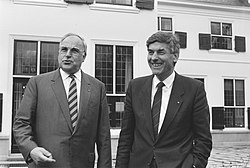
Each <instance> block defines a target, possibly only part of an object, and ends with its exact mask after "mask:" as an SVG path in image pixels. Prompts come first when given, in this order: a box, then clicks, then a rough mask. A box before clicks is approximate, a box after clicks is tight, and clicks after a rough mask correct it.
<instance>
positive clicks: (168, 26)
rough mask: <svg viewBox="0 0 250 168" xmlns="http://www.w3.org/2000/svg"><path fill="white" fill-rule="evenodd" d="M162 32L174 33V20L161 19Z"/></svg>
mask: <svg viewBox="0 0 250 168" xmlns="http://www.w3.org/2000/svg"><path fill="white" fill-rule="evenodd" d="M161 30H162V31H172V18H161Z"/></svg>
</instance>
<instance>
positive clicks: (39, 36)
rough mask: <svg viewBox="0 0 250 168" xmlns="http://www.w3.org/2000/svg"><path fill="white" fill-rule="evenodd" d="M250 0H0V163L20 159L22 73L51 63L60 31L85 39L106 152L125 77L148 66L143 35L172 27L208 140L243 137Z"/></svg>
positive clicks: (248, 134)
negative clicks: (205, 116) (101, 94)
mask: <svg viewBox="0 0 250 168" xmlns="http://www.w3.org/2000/svg"><path fill="white" fill-rule="evenodd" d="M249 27H250V5H249V4H248V1H247V0H245V1H243V0H231V1H230V2H227V1H224V0H217V1H215V0H214V1H213V0H155V1H154V0H65V1H64V0H2V1H0V37H1V38H0V49H1V55H0V58H1V62H0V72H1V81H2V82H1V83H0V166H5V167H8V166H22V165H23V166H25V164H24V161H23V159H22V157H21V155H20V153H19V151H18V148H17V146H16V144H15V141H14V139H13V136H12V131H11V130H12V121H13V117H14V115H15V112H16V110H17V109H18V106H19V103H20V101H21V98H22V94H23V92H24V90H25V86H26V83H27V82H28V80H29V78H30V77H31V76H34V75H38V74H42V73H45V72H48V71H51V70H54V69H56V68H57V52H58V44H59V40H60V38H61V37H62V36H63V35H64V34H66V33H69V32H72V33H77V34H79V35H81V36H83V37H84V38H85V39H86V42H87V44H88V49H87V58H86V60H85V62H84V63H83V65H82V70H83V71H84V72H86V73H88V74H90V75H92V76H95V77H96V78H98V79H100V80H101V81H103V82H104V83H105V85H106V90H107V97H108V103H109V108H110V125H111V135H112V154H113V159H115V155H116V146H117V139H118V138H119V131H120V126H121V120H122V114H123V111H124V98H125V91H126V87H127V84H128V82H129V80H130V79H132V78H136V77H139V76H143V75H147V74H150V73H151V71H150V68H149V67H148V64H147V49H146V45H145V41H146V40H147V38H148V37H149V36H150V35H151V34H152V33H154V32H156V31H158V30H161V31H168V32H174V33H176V34H178V35H179V38H180V41H181V51H180V52H181V53H180V58H179V61H178V63H177V65H176V71H177V72H178V73H179V74H182V75H186V76H190V77H193V78H197V79H198V80H201V81H203V82H204V85H205V89H206V92H207V97H208V102H209V105H210V111H211V131H212V134H213V140H214V143H225V142H244V141H249V140H250V131H249V129H250V126H249V125H250V121H249V118H250V114H249V113H250V112H249V108H250V72H249V69H250V51H249V43H248V40H249V39H250V29H249Z"/></svg>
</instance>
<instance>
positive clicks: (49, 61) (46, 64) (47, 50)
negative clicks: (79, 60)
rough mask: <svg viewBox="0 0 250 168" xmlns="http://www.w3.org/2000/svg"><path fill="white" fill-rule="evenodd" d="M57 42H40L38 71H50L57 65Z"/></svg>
mask: <svg viewBox="0 0 250 168" xmlns="http://www.w3.org/2000/svg"><path fill="white" fill-rule="evenodd" d="M58 50H59V43H54V42H41V65H40V73H45V72H50V71H53V70H55V69H57V67H58V61H57V57H58Z"/></svg>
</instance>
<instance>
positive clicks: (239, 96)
mask: <svg viewBox="0 0 250 168" xmlns="http://www.w3.org/2000/svg"><path fill="white" fill-rule="evenodd" d="M244 93H245V88H244V81H243V80H235V98H236V106H245V95H244Z"/></svg>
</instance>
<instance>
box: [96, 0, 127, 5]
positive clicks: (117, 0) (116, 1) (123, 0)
mask: <svg viewBox="0 0 250 168" xmlns="http://www.w3.org/2000/svg"><path fill="white" fill-rule="evenodd" d="M96 3H104V4H113V5H130V6H132V0H96Z"/></svg>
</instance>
